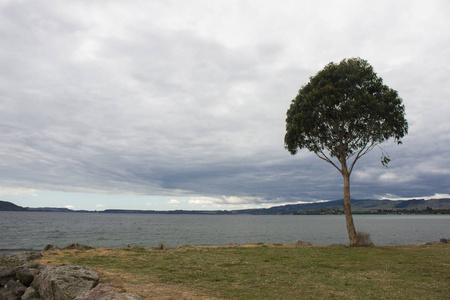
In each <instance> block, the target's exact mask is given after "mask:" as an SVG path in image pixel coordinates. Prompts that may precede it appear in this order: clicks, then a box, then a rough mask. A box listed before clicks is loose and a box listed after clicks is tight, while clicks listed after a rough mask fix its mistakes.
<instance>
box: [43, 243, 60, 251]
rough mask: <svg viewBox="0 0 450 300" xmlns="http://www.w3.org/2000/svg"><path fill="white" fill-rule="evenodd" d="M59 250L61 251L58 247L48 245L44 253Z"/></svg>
mask: <svg viewBox="0 0 450 300" xmlns="http://www.w3.org/2000/svg"><path fill="white" fill-rule="evenodd" d="M58 249H59V247H58V246H55V245H52V244H48V245H46V246H45V247H44V251H51V250H58Z"/></svg>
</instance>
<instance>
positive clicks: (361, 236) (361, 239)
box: [356, 231, 373, 247]
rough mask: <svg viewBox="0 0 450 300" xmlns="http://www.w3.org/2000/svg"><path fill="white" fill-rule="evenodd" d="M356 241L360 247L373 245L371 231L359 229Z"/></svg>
mask: <svg viewBox="0 0 450 300" xmlns="http://www.w3.org/2000/svg"><path fill="white" fill-rule="evenodd" d="M356 241H357V244H356V245H357V246H358V247H372V246H373V242H372V239H371V238H370V233H367V232H361V231H358V232H357V233H356Z"/></svg>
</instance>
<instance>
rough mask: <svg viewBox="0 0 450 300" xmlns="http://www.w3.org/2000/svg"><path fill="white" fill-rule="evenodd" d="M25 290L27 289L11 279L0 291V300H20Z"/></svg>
mask: <svg viewBox="0 0 450 300" xmlns="http://www.w3.org/2000/svg"><path fill="white" fill-rule="evenodd" d="M26 289H27V287H26V286H24V285H23V284H21V283H20V282H17V281H15V280H12V279H11V280H10V281H8V282H7V283H6V284H5V286H4V287H3V288H2V289H0V299H2V300H16V299H17V300H20V299H21V297H22V295H23V294H24V293H25V290H26Z"/></svg>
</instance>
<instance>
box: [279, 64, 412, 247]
mask: <svg viewBox="0 0 450 300" xmlns="http://www.w3.org/2000/svg"><path fill="white" fill-rule="evenodd" d="M407 133H408V122H407V121H406V119H405V107H404V106H403V104H402V99H401V98H399V96H398V93H397V91H395V90H393V89H391V88H389V87H388V86H386V85H384V84H383V80H382V79H381V78H379V77H378V76H377V74H376V73H375V72H374V71H373V68H372V66H371V65H370V64H369V63H368V62H367V61H365V60H363V59H361V58H351V59H344V60H342V61H341V62H340V63H339V64H335V63H333V62H331V63H329V64H328V65H326V66H325V68H324V69H323V70H321V71H319V72H318V73H317V74H316V75H315V76H313V77H310V81H309V83H307V84H306V85H304V86H302V88H301V89H300V90H299V92H298V94H297V97H295V99H294V100H292V103H291V105H290V107H289V109H288V111H287V118H286V135H285V138H284V143H285V147H286V149H287V150H288V151H289V152H290V153H291V154H292V155H295V154H296V153H297V151H298V149H303V148H306V149H308V150H309V151H312V152H314V153H315V154H316V155H317V156H318V157H319V158H320V159H322V160H324V161H326V162H328V163H330V164H331V165H333V166H334V167H335V168H336V169H337V170H338V171H339V172H340V173H341V174H342V177H343V178H344V212H345V219H346V223H347V231H348V237H349V239H350V244H351V245H354V246H356V245H357V244H358V241H357V235H356V230H355V225H354V223H353V216H352V211H351V202H350V175H351V173H352V171H353V167H354V166H355V163H356V162H357V161H358V159H360V158H361V157H362V156H363V155H365V154H367V153H368V152H369V151H371V150H372V149H373V148H374V147H376V146H378V145H379V144H381V143H382V142H384V141H386V140H388V139H389V138H391V137H393V138H394V139H395V140H396V141H397V143H398V144H401V141H400V139H401V138H403V137H404V136H405V135H406V134H407ZM389 161H390V159H389V157H388V156H387V155H385V154H384V151H383V150H382V157H381V163H382V164H383V165H384V166H387V164H388V163H389Z"/></svg>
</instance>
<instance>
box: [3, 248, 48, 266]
mask: <svg viewBox="0 0 450 300" xmlns="http://www.w3.org/2000/svg"><path fill="white" fill-rule="evenodd" d="M41 257H42V254H41V253H40V252H36V251H22V252H16V253H12V254H8V255H5V256H3V257H1V258H0V267H9V268H14V267H18V266H21V265H23V264H26V263H27V262H29V261H30V260H33V259H38V258H41Z"/></svg>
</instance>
